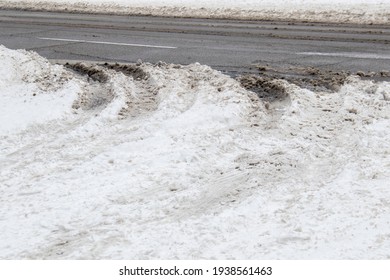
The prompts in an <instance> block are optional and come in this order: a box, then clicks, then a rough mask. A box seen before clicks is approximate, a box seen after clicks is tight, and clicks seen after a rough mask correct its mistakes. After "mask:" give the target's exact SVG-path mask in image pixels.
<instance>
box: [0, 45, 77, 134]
mask: <svg viewBox="0 0 390 280" xmlns="http://www.w3.org/2000/svg"><path fill="white" fill-rule="evenodd" d="M0 60H1V62H2V64H1V68H0V77H1V79H0V92H1V95H0V104H1V105H2V108H1V111H0V122H1V127H0V135H3V134H7V133H10V132H12V131H13V132H15V131H16V130H18V131H19V130H23V129H24V128H26V127H27V126H28V125H31V124H39V123H44V124H46V123H47V121H49V120H54V119H58V118H61V117H63V116H64V115H66V114H69V113H70V109H71V106H70V105H71V104H72V102H73V101H74V99H75V98H76V97H77V93H78V92H79V91H80V90H81V89H80V88H79V85H78V84H77V83H75V82H74V81H73V80H72V79H71V75H70V74H69V73H68V72H65V71H64V70H63V69H62V68H61V67H59V66H53V65H50V63H49V62H48V61H46V60H45V59H43V58H42V57H40V56H39V55H37V54H34V53H27V52H25V51H11V50H8V49H6V48H5V47H3V46H0Z"/></svg>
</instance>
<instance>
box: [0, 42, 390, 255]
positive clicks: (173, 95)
mask: <svg viewBox="0 0 390 280" xmlns="http://www.w3.org/2000/svg"><path fill="white" fill-rule="evenodd" d="M0 50H1V52H0V55H2V59H4V60H5V61H8V62H7V63H8V64H7V66H8V67H10V68H9V69H18V71H17V72H16V70H15V71H9V73H8V72H7V71H4V70H3V68H1V69H2V70H0V71H4V73H3V74H4V76H0V77H1V78H0V82H1V85H2V91H1V96H2V97H1V98H4V96H7V98H8V99H9V101H8V104H12V106H13V108H12V109H14V110H15V112H16V111H18V112H21V111H22V110H21V109H20V108H24V107H23V106H27V105H24V104H25V103H24V100H25V96H24V95H18V94H12V93H13V91H12V90H13V88H14V87H17V86H20V88H19V89H20V90H19V91H20V92H22V93H24V94H25V95H31V94H32V93H37V95H36V96H38V95H49V96H53V98H52V99H50V100H49V101H47V103H45V108H46V111H47V112H46V111H43V110H41V111H42V114H43V115H45V116H46V117H47V116H57V115H55V114H57V113H56V112H53V111H57V110H58V107H56V106H54V105H55V104H59V103H61V104H62V105H61V106H63V107H61V108H63V109H61V110H62V113H61V114H60V116H61V117H56V118H55V119H54V118H52V117H50V118H49V117H47V119H46V117H45V118H43V117H42V118H38V117H36V119H34V118H31V120H30V119H27V120H25V122H22V121H20V123H17V122H12V121H11V124H9V125H10V126H14V129H11V130H8V132H7V133H6V134H4V135H2V136H0V147H1V151H0V164H1V169H0V178H1V179H0V180H1V181H0V228H1V231H0V258H4V259H177V258H178V259H201V258H208V259H213V258H220V259H227V258H235V259H270V258H275V259H302V258H307V259H313V258H314V259H363V258H364V259H388V258H390V256H389V253H388V252H389V251H390V238H389V237H390V224H389V223H390V201H389V199H388V197H390V189H389V184H388V182H389V181H390V171H389V170H390V168H389V167H390V157H389V154H390V134H389V129H390V108H389V106H390V103H389V100H388V99H387V95H388V93H389V92H390V84H389V83H387V82H381V83H374V82H371V81H362V80H361V79H360V78H358V77H349V78H347V80H346V83H345V85H343V86H341V88H340V90H339V91H337V92H332V91H329V90H328V91H326V92H322V91H318V92H313V91H310V90H308V89H302V88H300V87H298V86H296V85H292V84H289V83H288V82H286V81H277V84H278V87H277V88H279V86H280V88H283V96H284V97H285V98H284V99H283V100H269V102H270V103H269V104H268V105H267V103H263V102H262V100H261V99H259V97H258V96H257V95H256V94H255V93H253V92H250V91H247V90H245V89H244V88H242V87H241V85H240V83H239V82H238V81H235V80H233V79H231V78H230V77H228V76H225V75H223V74H221V73H220V72H218V71H215V70H213V69H211V68H210V67H207V66H204V65H199V64H193V65H188V66H181V65H171V64H165V63H159V64H157V65H151V64H147V63H145V64H140V65H138V66H137V67H138V68H131V67H130V68H131V69H133V70H135V71H138V73H144V74H142V75H141V76H138V75H136V76H134V75H133V74H134V73H133V72H134V71H133V70H131V71H130V72H129V71H127V70H128V69H129V68H128V67H124V66H123V67H121V66H118V67H112V68H111V67H110V66H109V65H91V66H88V67H92V68H93V69H94V71H95V70H96V71H100V72H99V73H103V74H104V75H105V76H106V77H107V79H104V80H102V81H92V80H91V79H90V81H89V82H88V79H89V77H88V76H87V74H85V76H82V75H79V74H77V73H74V72H71V70H66V69H64V68H62V67H59V66H53V65H50V64H49V63H48V62H47V61H45V60H43V59H42V58H40V57H39V56H37V55H36V54H34V53H31V52H24V51H10V50H7V49H5V48H1V49H0ZM7 59H8V60H7ZM24 61H27V62H26V63H28V65H29V67H28V68H24V67H23V66H22V65H24V64H23V62H24ZM88 67H87V68H88ZM34 69H35V70H34ZM126 69H127V70H126ZM33 70H34V71H33ZM125 70H126V71H125ZM85 73H88V71H86V72H85ZM94 73H95V72H94ZM45 75H47V77H46V76H45ZM3 77H4V78H3ZM44 77H46V78H45V79H43V78H44ZM59 77H67V80H66V81H65V82H64V83H63V84H62V83H61V82H60V81H62V80H61V79H60V78H59ZM43 80H44V81H45V85H46V84H48V85H50V86H46V87H45V86H43V87H42V86H41V81H43ZM67 84H69V85H74V88H72V87H71V86H66V85H67ZM45 89H47V90H45ZM61 94H63V95H64V96H68V94H70V95H72V100H71V99H69V100H68V99H64V98H63V95H61ZM54 97H55V98H54ZM21 100H23V101H21ZM59 100H61V102H59ZM33 102H34V100H33V99H28V100H26V103H27V104H29V103H33ZM1 104H3V103H1ZM36 104H38V105H40V104H41V103H36ZM38 105H37V106H38ZM28 106H32V105H28ZM4 108H5V106H4ZM61 110H60V111H61ZM69 112H70V113H69ZM49 113H50V114H49ZM68 113H69V116H68V115H67V114H68ZM12 114H15V113H12ZM52 114H54V115H52ZM62 116H65V117H62ZM32 120H34V121H32ZM53 120H55V121H53ZM36 123H39V125H36ZM22 124H23V128H24V129H23V130H21V127H22ZM3 131H5V130H3ZM4 133H5V132H4Z"/></svg>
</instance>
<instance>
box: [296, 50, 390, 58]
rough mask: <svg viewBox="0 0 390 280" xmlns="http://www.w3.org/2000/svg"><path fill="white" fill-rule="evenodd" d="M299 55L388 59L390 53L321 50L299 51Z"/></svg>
mask: <svg viewBox="0 0 390 280" xmlns="http://www.w3.org/2000/svg"><path fill="white" fill-rule="evenodd" d="M297 54H299V55H312V56H335V57H348V58H368V59H390V55H383V54H375V53H353V52H351V53H346V52H343V53H321V52H299V53H297Z"/></svg>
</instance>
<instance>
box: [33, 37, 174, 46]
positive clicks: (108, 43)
mask: <svg viewBox="0 0 390 280" xmlns="http://www.w3.org/2000/svg"><path fill="white" fill-rule="evenodd" d="M37 39H40V40H49V41H61V42H75V43H90V44H102V45H116V46H130V47H144V48H159V49H177V47H171V46H157V45H141V44H128V43H115V42H104V41H87V40H75V39H61V38H45V37H37Z"/></svg>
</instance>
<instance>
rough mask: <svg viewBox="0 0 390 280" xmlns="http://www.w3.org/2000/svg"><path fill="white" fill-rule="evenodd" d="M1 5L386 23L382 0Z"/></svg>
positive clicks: (38, 0) (36, 0)
mask: <svg viewBox="0 0 390 280" xmlns="http://www.w3.org/2000/svg"><path fill="white" fill-rule="evenodd" d="M0 7H4V8H18V9H31V10H49V11H74V12H87V13H111V14H132V15H154V16H178V17H207V18H233V19H262V20H298V21H319V22H344V23H345V22H352V23H376V24H388V23H389V16H390V3H389V2H388V1H384V0H371V1H364V0H348V1H345V0H294V1H284V0H273V1H271V0H242V1H232V0H215V1H208V0H187V1H182V0H132V1H129V0H83V1H80V0H69V1H64V0H44V1H42V0H30V1H27V0H8V1H0Z"/></svg>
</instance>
